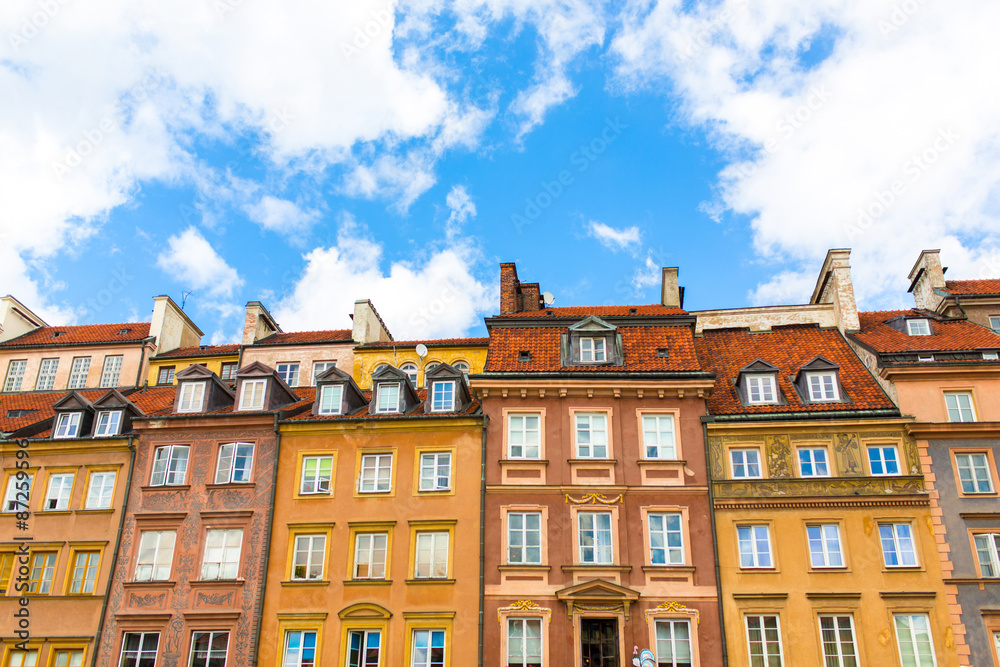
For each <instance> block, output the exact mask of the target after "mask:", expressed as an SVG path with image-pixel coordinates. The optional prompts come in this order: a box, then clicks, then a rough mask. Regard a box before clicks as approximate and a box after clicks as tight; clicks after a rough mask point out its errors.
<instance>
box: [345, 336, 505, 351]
mask: <svg viewBox="0 0 1000 667" xmlns="http://www.w3.org/2000/svg"><path fill="white" fill-rule="evenodd" d="M489 342H490V339H489V338H488V337H485V338H436V339H433V340H397V341H391V340H390V341H379V342H377V343H367V344H365V345H359V346H358V347H359V348H361V349H367V348H383V347H416V346H417V345H421V344H423V345H426V346H427V347H458V346H460V345H489Z"/></svg>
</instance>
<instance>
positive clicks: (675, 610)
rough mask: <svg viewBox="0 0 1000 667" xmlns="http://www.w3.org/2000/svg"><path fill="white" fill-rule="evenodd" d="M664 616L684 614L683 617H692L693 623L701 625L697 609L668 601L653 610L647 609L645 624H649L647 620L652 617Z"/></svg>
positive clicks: (699, 613)
mask: <svg viewBox="0 0 1000 667" xmlns="http://www.w3.org/2000/svg"><path fill="white" fill-rule="evenodd" d="M664 614H684V615H685V616H693V617H694V620H695V622H696V623H697V624H698V625H701V612H700V611H698V610H697V609H692V608H691V607H685V606H684V603H683V602H677V601H675V600H674V601H670V602H661V603H660V604H658V605H656V607H654V608H653V609H647V610H646V613H645V616H646V623H649V619H650V618H653V617H660V616H663V615H664Z"/></svg>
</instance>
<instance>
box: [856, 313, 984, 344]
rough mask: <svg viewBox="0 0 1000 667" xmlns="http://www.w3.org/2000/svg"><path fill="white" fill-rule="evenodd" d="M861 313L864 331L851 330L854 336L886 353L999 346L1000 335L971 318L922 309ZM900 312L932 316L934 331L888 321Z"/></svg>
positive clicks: (913, 315) (910, 314) (908, 314)
mask: <svg viewBox="0 0 1000 667" xmlns="http://www.w3.org/2000/svg"><path fill="white" fill-rule="evenodd" d="M858 315H859V317H860V319H861V331H860V332H859V333H856V334H852V337H853V338H854V339H855V340H857V341H858V342H859V343H861V344H863V345H865V346H867V347H869V348H871V349H873V350H875V351H877V352H880V353H883V354H884V353H893V352H897V353H898V352H930V351H935V350H940V351H943V352H944V351H958V350H982V349H987V350H998V349H1000V335H998V334H995V333H993V332H992V331H990V330H989V329H987V328H985V327H981V326H979V325H978V324H974V323H972V322H969V321H968V320H937V319H934V317H933V316H932V315H930V314H928V313H927V312H925V311H921V310H876V311H869V312H864V313H859V314H858ZM900 316H905V317H926V318H928V319H930V320H931V331H932V332H933V333H932V335H930V336H910V335H907V334H905V333H903V332H902V331H897V330H896V329H893V328H892V327H890V326H889V325H888V324H886V323H885V322H886V321H888V320H891V319H893V318H895V317H900Z"/></svg>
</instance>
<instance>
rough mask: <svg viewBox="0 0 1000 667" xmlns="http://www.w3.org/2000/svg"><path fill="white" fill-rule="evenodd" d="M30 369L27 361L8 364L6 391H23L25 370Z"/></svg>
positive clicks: (15, 361) (20, 360) (16, 360)
mask: <svg viewBox="0 0 1000 667" xmlns="http://www.w3.org/2000/svg"><path fill="white" fill-rule="evenodd" d="M27 367H28V360H27V359H15V360H14V361H11V362H10V363H9V364H7V381H6V382H4V385H3V390H4V391H21V381H22V380H24V370H25V369H26V368H27Z"/></svg>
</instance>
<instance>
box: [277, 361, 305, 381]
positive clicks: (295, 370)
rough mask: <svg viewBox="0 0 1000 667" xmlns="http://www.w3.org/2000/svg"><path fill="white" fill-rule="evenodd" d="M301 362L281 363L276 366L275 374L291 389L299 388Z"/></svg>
mask: <svg viewBox="0 0 1000 667" xmlns="http://www.w3.org/2000/svg"><path fill="white" fill-rule="evenodd" d="M299 368H300V367H299V362H297V361H279V362H278V363H276V364H275V365H274V372H276V373H277V374H278V377H280V378H281V380H282V381H283V382H284V383H285V384H287V385H288V386H289V387H297V386H299Z"/></svg>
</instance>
